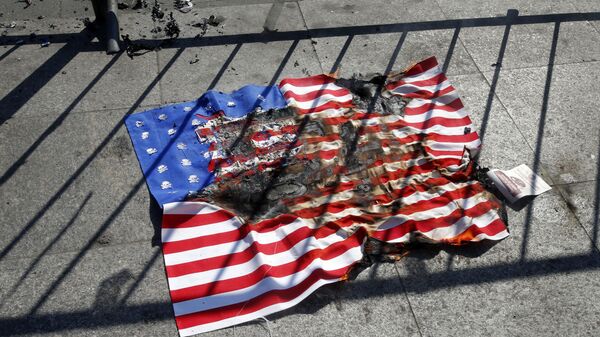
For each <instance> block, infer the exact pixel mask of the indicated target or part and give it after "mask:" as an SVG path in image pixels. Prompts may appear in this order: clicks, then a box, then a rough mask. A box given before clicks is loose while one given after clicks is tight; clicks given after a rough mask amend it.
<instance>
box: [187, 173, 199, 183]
mask: <svg viewBox="0 0 600 337" xmlns="http://www.w3.org/2000/svg"><path fill="white" fill-rule="evenodd" d="M188 181H189V182H190V184H194V183H197V182H200V179H198V176H197V175H195V174H192V175H191V176H189V177H188Z"/></svg>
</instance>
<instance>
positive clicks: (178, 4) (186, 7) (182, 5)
mask: <svg viewBox="0 0 600 337" xmlns="http://www.w3.org/2000/svg"><path fill="white" fill-rule="evenodd" d="M192 7H194V4H193V3H192V1H191V0H175V8H177V10H178V11H180V12H181V13H188V12H189V11H191V10H192Z"/></svg>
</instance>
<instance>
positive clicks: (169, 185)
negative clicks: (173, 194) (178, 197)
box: [160, 180, 173, 190]
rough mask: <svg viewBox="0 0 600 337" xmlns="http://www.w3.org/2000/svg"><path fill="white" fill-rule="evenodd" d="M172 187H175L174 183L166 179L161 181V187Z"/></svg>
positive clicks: (164, 188)
mask: <svg viewBox="0 0 600 337" xmlns="http://www.w3.org/2000/svg"><path fill="white" fill-rule="evenodd" d="M171 187H173V185H171V183H170V182H168V181H166V180H165V181H163V182H162V183H160V188H162V189H163V190H166V189H169V188H171Z"/></svg>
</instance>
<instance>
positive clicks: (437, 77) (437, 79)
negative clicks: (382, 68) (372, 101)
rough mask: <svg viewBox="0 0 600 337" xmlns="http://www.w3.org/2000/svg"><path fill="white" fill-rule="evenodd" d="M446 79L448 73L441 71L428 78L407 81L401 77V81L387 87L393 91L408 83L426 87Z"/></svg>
mask: <svg viewBox="0 0 600 337" xmlns="http://www.w3.org/2000/svg"><path fill="white" fill-rule="evenodd" d="M446 80H448V78H447V77H446V75H444V73H442V72H440V73H438V74H436V75H433V76H432V77H430V78H428V79H426V80H421V81H413V82H405V81H404V80H402V79H400V80H399V81H396V82H391V83H388V84H387V85H386V86H385V87H386V89H388V90H390V91H393V90H394V89H396V88H397V87H400V86H403V85H408V86H413V87H425V86H430V85H438V84H440V83H443V82H444V81H446Z"/></svg>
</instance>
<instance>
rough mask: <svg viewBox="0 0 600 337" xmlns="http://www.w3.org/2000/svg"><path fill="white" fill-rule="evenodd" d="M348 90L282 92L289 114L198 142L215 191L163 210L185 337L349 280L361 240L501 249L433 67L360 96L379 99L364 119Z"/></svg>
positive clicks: (465, 139) (327, 81)
mask: <svg viewBox="0 0 600 337" xmlns="http://www.w3.org/2000/svg"><path fill="white" fill-rule="evenodd" d="M348 83H351V82H348V81H346V82H344V81H342V80H340V79H336V78H334V77H332V76H328V75H318V76H311V77H306V78H295V79H284V80H282V81H281V83H280V85H279V87H280V90H281V94H282V95H283V97H285V99H286V101H287V103H288V108H286V109H279V110H273V111H269V112H267V111H256V112H253V113H252V114H250V115H249V116H248V117H247V118H244V119H231V118H229V119H228V118H226V116H218V117H217V118H214V119H211V120H210V121H209V122H207V123H205V124H203V125H200V126H198V128H197V129H196V134H197V136H198V138H199V139H200V141H201V142H203V143H205V144H206V145H207V146H208V149H209V150H208V152H207V156H208V157H209V158H210V164H209V169H210V170H211V171H212V172H213V174H214V176H215V179H214V182H213V183H212V184H211V185H209V186H208V187H206V188H205V189H204V190H203V191H201V192H200V194H199V195H198V197H197V198H196V199H190V200H188V201H182V202H174V203H168V204H165V205H164V215H163V225H162V227H163V228H162V241H163V254H164V261H165V265H166V272H167V276H168V283H169V287H170V294H171V299H172V302H173V307H174V312H175V317H176V322H177V327H178V329H179V332H180V334H181V335H182V336H188V335H193V334H197V333H202V332H206V331H211V330H215V329H220V328H224V327H228V326H232V325H235V324H240V323H243V322H247V321H250V320H254V319H257V318H261V317H264V316H266V315H269V314H271V313H274V312H277V311H281V310H284V309H286V308H289V307H291V306H294V305H295V304H297V303H299V302H300V301H301V300H303V299H304V298H306V297H307V296H308V295H310V294H311V293H312V292H313V291H315V290H316V289H317V288H319V287H321V286H323V285H325V284H328V283H332V282H337V281H340V280H343V279H345V278H346V277H347V275H348V272H349V271H350V269H351V268H352V267H353V266H354V265H355V264H356V263H357V262H359V261H361V259H362V258H363V256H364V244H365V242H366V240H373V239H376V240H381V241H383V242H387V243H398V244H402V243H407V242H411V241H414V240H425V241H429V242H443V243H449V244H461V243H464V242H471V241H480V240H483V239H489V240H500V239H503V238H505V237H506V236H508V232H507V229H506V227H505V225H504V223H503V222H502V220H501V218H500V217H499V215H498V212H497V211H498V208H499V207H500V204H499V202H498V201H497V200H496V198H495V197H494V196H493V195H491V194H490V193H489V192H488V191H486V190H485V188H484V187H483V186H482V185H481V184H480V183H479V182H477V181H475V180H474V179H472V178H471V174H472V169H473V168H472V165H473V164H472V161H471V156H472V155H474V154H475V153H476V151H477V150H478V149H479V147H480V145H481V143H480V141H479V138H478V135H477V133H476V132H475V131H474V128H473V126H472V124H471V120H470V118H469V116H468V113H467V112H466V111H465V109H464V107H463V104H462V103H461V101H460V99H459V98H458V95H457V93H456V90H455V89H454V87H452V86H451V85H450V83H449V81H448V79H447V78H446V76H445V75H444V74H443V73H442V71H441V70H440V68H439V66H438V63H437V61H436V60H435V58H429V59H427V60H424V61H422V62H420V63H417V64H416V65H414V66H412V67H410V68H409V69H408V70H406V71H404V72H401V73H398V74H395V75H392V76H388V77H387V78H386V80H385V82H382V83H380V84H379V85H378V86H377V85H374V84H375V83H368V82H363V83H362V84H363V87H362V89H361V90H363V89H364V90H366V91H367V92H370V93H371V94H372V95H371V96H372V99H373V102H375V101H376V100H377V99H380V101H379V103H377V104H374V105H373V106H370V107H365V106H364V105H361V99H362V98H363V97H359V96H360V95H361V93H360V92H358V91H356V90H355V89H356V88H355V87H352V86H351V85H350V86H349V85H347V84H348ZM352 83H357V82H352ZM365 88H366V89H365ZM364 90H363V93H364ZM369 90H370V91H369ZM373 93H375V94H374V95H373ZM379 96H381V98H379ZM363 101H364V100H363ZM372 107H376V108H380V109H381V110H382V111H377V110H374V109H372ZM259 110H260V109H259ZM240 130H242V131H241V132H240Z"/></svg>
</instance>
